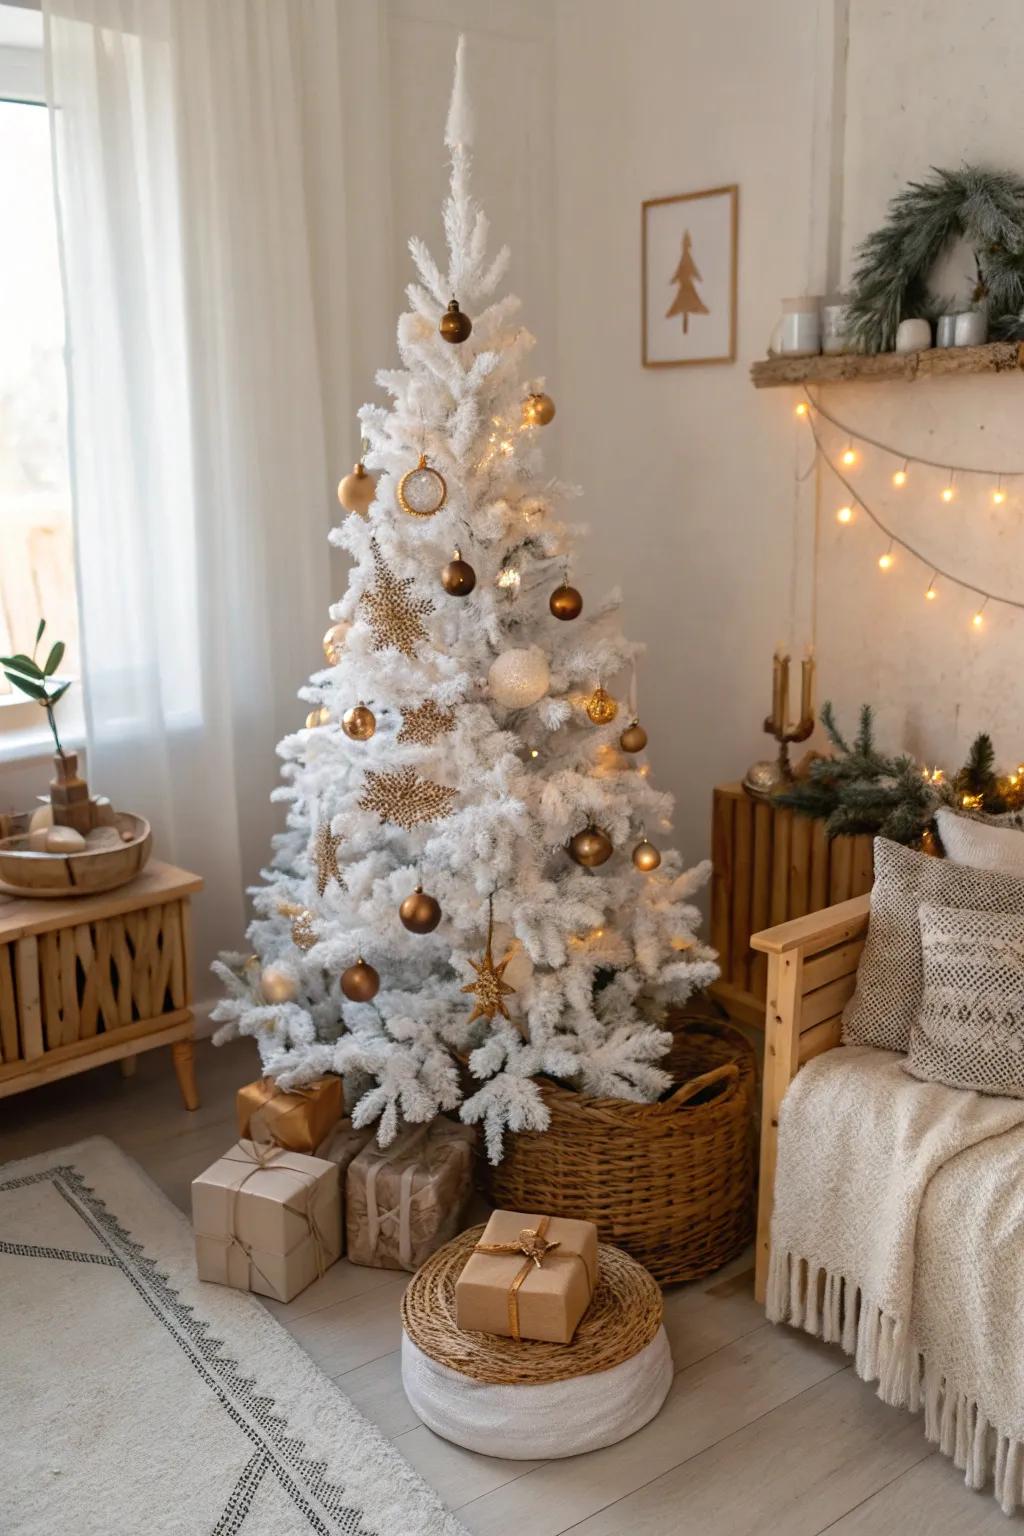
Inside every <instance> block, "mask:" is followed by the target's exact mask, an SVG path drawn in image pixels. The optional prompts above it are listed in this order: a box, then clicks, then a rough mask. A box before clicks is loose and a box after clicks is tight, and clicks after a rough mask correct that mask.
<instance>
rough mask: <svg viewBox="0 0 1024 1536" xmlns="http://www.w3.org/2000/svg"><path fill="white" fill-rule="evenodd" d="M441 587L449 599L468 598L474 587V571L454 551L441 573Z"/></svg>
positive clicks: (458, 551) (457, 551)
mask: <svg viewBox="0 0 1024 1536" xmlns="http://www.w3.org/2000/svg"><path fill="white" fill-rule="evenodd" d="M441 585H442V587H444V589H445V591H446V592H447V593H448V594H449V596H451V597H468V596H469V594H470V593H471V592H472V590H473V588H474V587H475V586H476V571H474V569H473V567H472V566H471V565H470V563H469V561H468V560H463V558H462V552H461V550H458V549H457V550H456V551H455V553H454V554H453V556H452V558H451V559H450V560H449V561H448V564H447V565H446V566H445V568H444V570H443V571H442V572H441Z"/></svg>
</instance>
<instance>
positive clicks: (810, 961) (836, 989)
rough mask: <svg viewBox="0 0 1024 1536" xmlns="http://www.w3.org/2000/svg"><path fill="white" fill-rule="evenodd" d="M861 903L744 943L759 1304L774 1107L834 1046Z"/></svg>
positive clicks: (863, 909) (862, 925)
mask: <svg viewBox="0 0 1024 1536" xmlns="http://www.w3.org/2000/svg"><path fill="white" fill-rule="evenodd" d="M869 902H870V896H869V895H864V896H855V897H854V898H853V900H852V901H842V902H840V903H839V904H838V906H834V907H825V908H824V909H823V910H822V911H820V912H812V913H810V914H809V915H808V916H807V917H796V918H793V919H792V920H791V921H790V922H788V923H780V924H779V925H778V927H776V928H766V929H764V931H763V932H761V933H755V934H753V935H752V937H751V940H750V943H751V946H752V947H753V948H754V949H756V950H757V951H759V953H761V954H763V955H767V956H768V998H767V1004H766V1009H765V1027H764V1088H763V1093H762V1109H761V1186H760V1188H761V1192H760V1197H759V1200H758V1209H757V1260H756V1278H755V1293H756V1295H757V1299H758V1301H761V1302H763V1301H764V1298H765V1291H766V1288H767V1283H768V1248H769V1238H770V1230H771V1220H772V1201H773V1197H774V1185H775V1166H776V1159H777V1155H778V1137H779V1105H780V1104H781V1103H782V1098H783V1095H784V1094H785V1092H786V1089H787V1088H788V1087H789V1085H790V1083H791V1082H792V1081H793V1079H794V1077H795V1076H796V1074H797V1073H798V1072H799V1070H800V1068H801V1067H802V1066H803V1064H804V1062H805V1061H810V1060H811V1059H812V1057H814V1056H820V1054H821V1052H822V1051H829V1050H831V1049H832V1047H833V1046H835V1045H838V1044H839V1037H840V1032H841V1029H842V1017H841V1015H842V1010H843V1005H844V1004H845V1003H846V1001H847V999H848V998H849V996H850V994H851V993H852V992H853V988H854V983H855V981H856V973H857V962H858V961H859V960H860V954H861V950H862V949H863V948H864V940H865V938H866V937H867V931H868V907H869Z"/></svg>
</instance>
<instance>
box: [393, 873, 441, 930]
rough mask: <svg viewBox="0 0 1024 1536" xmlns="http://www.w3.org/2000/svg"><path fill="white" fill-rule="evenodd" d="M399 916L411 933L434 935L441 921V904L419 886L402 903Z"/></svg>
mask: <svg viewBox="0 0 1024 1536" xmlns="http://www.w3.org/2000/svg"><path fill="white" fill-rule="evenodd" d="M398 915H399V917H400V918H401V919H402V926H403V927H404V928H408V930H409V932H410V933H433V931H434V929H435V928H436V927H437V925H438V923H439V922H440V921H441V903H440V902H439V901H438V900H437V898H436V897H434V896H428V895H427V893H426V891H425V890H424V889H423V887H422V885H418V886H417V887H416V889H415V890H414V891H412V892H411V893H410V894H409V895H408V896H407V897H406V898H405V900H404V901H403V902H402V905H401V906H400V907H399V909H398Z"/></svg>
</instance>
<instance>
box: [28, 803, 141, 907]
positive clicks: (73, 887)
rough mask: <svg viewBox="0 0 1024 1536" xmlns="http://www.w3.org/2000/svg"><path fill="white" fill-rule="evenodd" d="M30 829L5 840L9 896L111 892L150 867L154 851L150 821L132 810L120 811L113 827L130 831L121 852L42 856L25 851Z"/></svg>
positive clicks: (87, 851)
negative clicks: (147, 863) (129, 838)
mask: <svg viewBox="0 0 1024 1536" xmlns="http://www.w3.org/2000/svg"><path fill="white" fill-rule="evenodd" d="M28 819H29V818H28V816H25V817H24V818H20V817H19V818H18V820H19V821H22V820H23V822H24V827H25V830H24V831H22V832H17V833H15V834H14V836H12V837H5V838H3V839H0V891H4V892H6V893H7V894H8V895H10V896H44V897H46V896H49V897H54V896H95V895H96V893H97V892H98V891H112V890H114V889H116V887H117V886H119V885H126V884H127V883H128V881H129V880H134V879H135V876H136V875H137V874H139V873H140V871H141V870H142V869H143V868H144V867H145V864H146V861H147V859H148V858H149V854H150V849H151V848H152V846H153V834H152V832H151V830H150V826H149V822H148V821H146V819H145V817H143V816H134V815H132V813H131V812H130V811H117V812H116V813H115V815H114V826H115V827H116V829H117V831H118V832H130V833H131V841H130V842H123V843H122V844H121V846H120V847H119V848H86V849H84V850H83V852H81V853H66V854H58V853H39V852H38V851H37V850H35V849H32V848H28V847H27V846H26V839H27V835H28Z"/></svg>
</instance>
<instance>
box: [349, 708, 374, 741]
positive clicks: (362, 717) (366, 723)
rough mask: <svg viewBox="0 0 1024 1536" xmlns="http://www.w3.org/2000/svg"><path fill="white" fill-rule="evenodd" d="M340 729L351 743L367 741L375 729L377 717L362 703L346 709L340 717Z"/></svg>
mask: <svg viewBox="0 0 1024 1536" xmlns="http://www.w3.org/2000/svg"><path fill="white" fill-rule="evenodd" d="M341 728H342V730H343V731H344V732H345V735H346V736H348V737H349V738H350V739H351V740H352V741H369V739H370V737H371V736H372V735H373V733H374V731H375V730H376V729H377V717H376V715H375V714H374V712H373V710H372V709H367V707H366V705H365V704H363V703H362V702H360V703H358V704H356V705H354V706H353V708H352V709H346V711H345V713H344V714H343V715H342V717H341Z"/></svg>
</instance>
